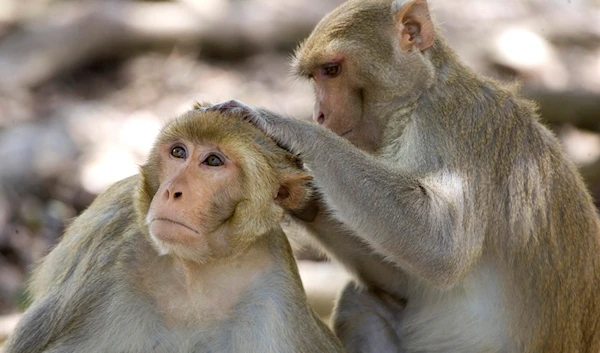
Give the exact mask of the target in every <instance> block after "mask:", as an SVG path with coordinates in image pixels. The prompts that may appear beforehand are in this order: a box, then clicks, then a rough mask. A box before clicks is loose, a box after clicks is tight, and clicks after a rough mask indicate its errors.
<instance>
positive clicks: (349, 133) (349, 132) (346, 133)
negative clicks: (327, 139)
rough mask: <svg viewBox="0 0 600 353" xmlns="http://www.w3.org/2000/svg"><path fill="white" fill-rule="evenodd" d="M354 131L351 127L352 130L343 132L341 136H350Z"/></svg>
mask: <svg viewBox="0 0 600 353" xmlns="http://www.w3.org/2000/svg"><path fill="white" fill-rule="evenodd" d="M353 132H354V129H350V130H348V131H346V132H344V133H343V134H341V135H340V136H341V137H348V136H351V135H352V133H353Z"/></svg>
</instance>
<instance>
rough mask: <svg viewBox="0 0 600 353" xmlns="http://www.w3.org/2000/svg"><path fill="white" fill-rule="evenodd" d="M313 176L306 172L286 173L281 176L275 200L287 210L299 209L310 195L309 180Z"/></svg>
mask: <svg viewBox="0 0 600 353" xmlns="http://www.w3.org/2000/svg"><path fill="white" fill-rule="evenodd" d="M309 180H312V177H311V176H310V175H308V174H304V173H294V174H286V175H283V176H282V177H281V181H280V184H279V190H278V191H277V196H275V202H276V203H277V204H278V205H279V206H281V207H283V208H285V209H286V210H297V209H300V207H302V206H303V205H304V203H305V202H306V201H307V200H308V198H309V197H310V191H311V189H310V187H309V185H308V183H307V181H309Z"/></svg>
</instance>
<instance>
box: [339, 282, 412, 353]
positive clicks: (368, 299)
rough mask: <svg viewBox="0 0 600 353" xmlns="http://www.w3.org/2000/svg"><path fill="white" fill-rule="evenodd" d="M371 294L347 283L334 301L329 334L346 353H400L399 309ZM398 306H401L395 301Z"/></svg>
mask: <svg viewBox="0 0 600 353" xmlns="http://www.w3.org/2000/svg"><path fill="white" fill-rule="evenodd" d="M389 300H392V299H390V298H384V299H382V298H381V297H380V295H379V294H378V293H376V292H374V291H371V290H367V289H362V288H359V287H358V286H357V285H356V284H354V283H348V284H347V285H346V287H345V288H344V290H343V291H342V294H341V296H340V298H339V299H338V301H337V304H336V308H335V312H334V316H333V318H332V323H333V330H334V332H335V334H336V336H337V337H338V338H339V339H340V341H341V342H342V344H343V346H344V348H345V349H346V351H347V352H348V353H352V352H357V353H358V352H367V353H368V352H373V353H375V352H401V340H400V337H399V335H398V326H399V325H398V324H399V321H398V319H399V316H400V315H401V312H399V311H401V306H396V305H391V303H387V301H389ZM399 303H402V302H401V301H399Z"/></svg>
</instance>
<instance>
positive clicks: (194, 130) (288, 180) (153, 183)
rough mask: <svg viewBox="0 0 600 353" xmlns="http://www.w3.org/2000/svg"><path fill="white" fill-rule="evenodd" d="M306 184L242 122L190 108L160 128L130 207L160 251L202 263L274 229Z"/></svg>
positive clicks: (292, 162)
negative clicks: (133, 203) (134, 207)
mask: <svg viewBox="0 0 600 353" xmlns="http://www.w3.org/2000/svg"><path fill="white" fill-rule="evenodd" d="M195 108H200V105H197V106H196V107H195ZM310 179H311V178H310V177H309V176H308V175H307V174H306V173H305V172H304V171H303V170H302V168H301V166H300V163H299V161H298V160H297V159H296V158H295V157H294V156H293V155H291V154H290V153H289V152H287V151H285V150H284V149H282V148H280V147H278V146H277V145H276V144H275V143H274V142H273V141H272V140H271V139H270V138H268V137H267V136H266V135H264V134H263V133H262V132H260V131H259V130H258V129H256V128H255V127H253V126H252V125H251V124H249V123H247V122H245V121H243V120H242V119H241V118H236V117H231V116H225V115H222V114H221V113H219V112H215V111H200V110H192V111H190V112H188V113H186V114H184V115H182V116H181V117H179V118H177V119H175V120H173V121H172V122H170V123H169V124H167V125H166V126H165V127H164V128H163V130H162V131H161V133H160V135H159V137H158V139H157V142H156V144H155V146H154V147H153V149H152V151H151V153H150V156H149V158H148V161H147V162H146V164H145V165H143V166H142V167H141V182H140V186H139V189H138V197H137V200H136V202H137V205H136V207H137V212H138V217H139V218H140V222H142V223H143V224H144V228H147V229H148V236H149V237H150V241H151V242H152V244H153V245H154V246H155V248H156V249H157V251H158V252H159V253H161V254H170V255H174V256H178V257H181V258H185V259H187V260H190V261H196V262H200V263H206V262H210V261H212V260H215V259H220V258H225V257H228V256H231V255H232V254H239V253H240V252H241V251H243V249H244V248H245V247H247V246H248V245H250V244H252V243H253V242H255V241H256V240H257V239H258V238H259V237H260V236H262V235H263V234H265V233H267V232H268V231H269V230H271V229H273V228H274V227H278V226H279V224H278V222H279V220H280V219H281V217H282V216H283V212H284V210H285V209H287V210H295V209H299V208H300V207H301V206H302V205H303V203H304V202H305V201H306V200H307V199H308V197H309V196H310V195H309V193H310V188H309V186H308V180H310Z"/></svg>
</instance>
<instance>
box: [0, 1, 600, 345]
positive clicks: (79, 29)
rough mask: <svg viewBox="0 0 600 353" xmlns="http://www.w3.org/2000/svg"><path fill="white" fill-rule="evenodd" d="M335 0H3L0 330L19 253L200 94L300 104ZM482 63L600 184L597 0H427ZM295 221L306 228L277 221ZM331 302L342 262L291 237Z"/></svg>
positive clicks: (27, 251)
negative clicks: (304, 59) (527, 101)
mask: <svg viewBox="0 0 600 353" xmlns="http://www.w3.org/2000/svg"><path fill="white" fill-rule="evenodd" d="M341 2H343V1H341V0H320V1H311V0H171V1H143V0H120V1H110V0H109V1H107V0H104V1H103V0H0V342H1V341H2V339H3V337H5V336H6V334H7V333H8V332H9V331H10V329H11V327H12V325H13V324H14V322H15V320H16V319H17V318H18V314H17V313H18V312H19V310H22V305H23V302H24V300H23V299H24V282H25V281H26V279H27V273H28V269H29V268H30V267H31V266H32V264H34V263H35V262H36V261H38V260H39V259H40V258H41V257H42V256H43V255H44V254H46V253H47V252H48V251H49V249H51V247H52V245H53V244H55V243H56V241H57V240H58V239H59V238H60V236H61V234H62V231H63V229H64V227H65V224H68V222H69V220H70V219H72V218H73V217H75V216H76V215H77V214H78V213H80V212H81V211H82V210H84V209H85V207H86V206H87V205H88V204H89V203H90V202H91V201H92V200H93V198H94V197H95V196H96V195H97V194H98V193H99V192H101V191H102V190H104V189H105V188H106V187H107V186H108V185H110V184H112V183H114V182H115V181H117V180H120V179H122V178H124V177H127V176H129V175H131V174H134V173H136V171H137V166H138V165H139V164H141V163H143V161H144V159H145V156H146V154H147V152H148V151H149V148H150V146H151V144H152V141H153V139H154V137H155V136H156V134H157V132H158V130H159V128H160V127H161V125H162V124H163V123H164V122H166V121H168V120H169V119H171V118H172V117H175V116H176V115H178V114H181V113H183V112H185V111H186V110H188V109H189V108H191V105H192V103H193V102H194V101H212V102H217V101H222V100H226V99H230V98H236V99H240V100H242V101H244V102H246V103H248V104H252V105H262V106H265V107H268V108H270V109H273V110H276V111H279V112H283V113H286V114H290V115H292V116H294V117H297V118H301V119H310V116H311V110H312V102H313V98H312V90H311V87H310V86H309V85H308V84H307V83H306V82H301V81H298V80H294V79H293V78H291V76H290V75H289V68H288V63H289V58H290V55H291V53H292V52H293V50H294V48H295V47H296V45H297V43H298V42H299V41H300V40H301V39H302V38H304V37H305V36H307V35H308V34H309V32H310V30H311V29H312V28H313V26H314V25H315V24H316V23H317V22H318V21H319V19H320V18H321V17H322V16H323V15H324V14H325V13H327V12H328V11H330V10H331V9H333V8H334V7H336V6H337V5H339V4H340V3H341ZM430 3H431V5H432V8H433V11H434V13H435V14H436V17H437V20H438V22H440V23H441V24H442V26H443V29H444V35H445V36H446V37H447V39H448V41H449V42H450V43H451V44H452V45H453V47H454V48H455V49H456V51H457V52H458V54H459V55H460V56H461V57H462V58H463V59H464V61H466V62H467V63H468V64H469V65H470V66H471V67H473V68H474V69H475V70H476V71H478V72H480V73H483V74H486V75H490V76H493V77H496V78H500V79H503V80H519V81H520V82H521V83H522V91H523V93H524V94H526V95H527V96H529V97H531V98H533V99H535V100H537V101H538V102H539V104H540V111H541V114H542V117H543V120H544V121H545V122H546V123H547V124H549V125H550V126H551V127H552V129H553V130H554V131H555V132H556V134H557V135H558V136H559V137H560V139H561V140H562V142H563V144H564V146H565V148H566V150H567V152H568V154H569V156H570V157H571V158H572V159H573V160H574V161H575V162H576V163H577V164H578V165H579V166H580V167H581V171H582V172H583V174H584V176H585V178H586V180H587V182H588V185H589V187H590V190H591V191H592V192H593V193H594V196H595V199H596V200H600V0H453V1H444V0H430ZM286 229H287V230H288V231H289V233H290V234H291V233H293V234H298V233H302V230H300V229H295V228H293V227H292V226H291V225H289V224H287V226H286ZM295 248H296V249H295V250H296V253H297V255H298V257H299V258H300V259H301V261H300V263H299V265H300V268H301V272H302V276H303V280H304V283H305V286H306V289H307V291H308V293H309V297H310V299H311V302H312V303H313V304H314V305H315V308H316V309H317V311H318V312H319V313H320V314H321V315H322V316H323V317H325V318H326V317H327V315H328V313H329V311H330V310H331V303H332V300H333V297H334V296H335V293H336V291H337V290H338V288H339V287H340V286H341V285H342V284H343V283H344V282H345V281H346V279H347V277H346V275H344V274H343V273H341V272H340V270H339V269H337V268H336V267H335V266H333V265H331V264H329V263H327V262H324V261H321V260H323V259H322V257H321V256H319V255H318V254H316V252H314V251H312V250H311V249H310V247H309V246H308V245H306V244H305V243H304V242H302V241H298V242H297V244H296V245H295Z"/></svg>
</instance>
